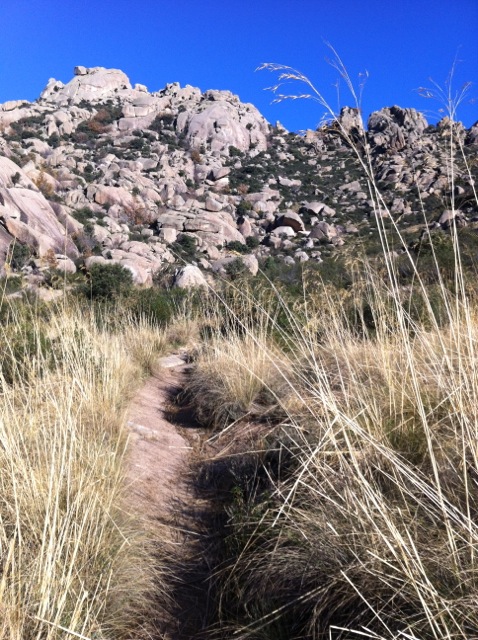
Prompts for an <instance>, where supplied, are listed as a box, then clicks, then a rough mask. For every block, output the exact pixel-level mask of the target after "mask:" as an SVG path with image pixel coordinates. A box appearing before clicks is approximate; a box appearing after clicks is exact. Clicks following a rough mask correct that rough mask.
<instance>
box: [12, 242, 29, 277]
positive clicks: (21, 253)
mask: <svg viewBox="0 0 478 640" xmlns="http://www.w3.org/2000/svg"><path fill="white" fill-rule="evenodd" d="M31 257H32V252H31V249H30V247H29V246H28V245H26V244H20V243H19V242H15V244H14V245H13V249H12V253H11V258H10V266H11V268H12V269H13V270H14V271H20V269H22V268H23V267H24V266H25V265H26V264H28V262H29V260H30V258H31Z"/></svg>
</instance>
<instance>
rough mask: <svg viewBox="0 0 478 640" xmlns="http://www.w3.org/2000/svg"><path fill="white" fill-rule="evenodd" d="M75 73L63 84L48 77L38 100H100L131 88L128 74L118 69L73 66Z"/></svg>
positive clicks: (71, 101)
mask: <svg viewBox="0 0 478 640" xmlns="http://www.w3.org/2000/svg"><path fill="white" fill-rule="evenodd" d="M74 73H75V74H76V75H75V76H74V77H73V78H72V79H71V80H70V82H68V83H67V84H63V83H61V82H58V81H57V80H54V79H50V80H49V82H48V84H47V86H46V87H45V89H44V90H43V92H42V94H41V95H40V101H42V102H53V103H54V104H57V105H63V104H72V103H73V104H78V103H79V102H81V101H82V100H85V101H87V102H102V101H104V100H107V99H108V98H113V97H115V94H116V93H117V92H118V91H120V90H124V89H132V87H131V83H130V81H129V78H128V76H127V75H126V74H125V73H123V71H120V70H119V69H105V68H104V67H92V68H90V69H88V68H86V67H75V71H74Z"/></svg>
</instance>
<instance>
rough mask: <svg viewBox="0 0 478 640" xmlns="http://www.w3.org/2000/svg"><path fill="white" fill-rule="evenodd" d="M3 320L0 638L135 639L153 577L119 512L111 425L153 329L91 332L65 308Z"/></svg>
mask: <svg viewBox="0 0 478 640" xmlns="http://www.w3.org/2000/svg"><path fill="white" fill-rule="evenodd" d="M3 312H4V324H3V326H2V329H1V332H2V349H1V362H0V365H1V367H0V370H1V371H2V372H3V373H2V374H1V378H0V385H1V404H0V496H1V498H0V638H2V639H3V638H4V639H5V640H7V639H8V640H15V639H18V640H20V639H21V640H28V639H33V638H35V639H40V638H41V639H49V640H53V639H56V638H69V637H71V638H115V639H116V638H129V637H132V636H134V637H140V636H141V634H142V633H143V632H142V628H143V626H145V625H144V620H145V608H146V609H147V606H148V603H149V602H150V596H151V592H152V591H153V586H152V585H153V582H154V581H155V579H156V577H155V575H154V573H155V570H154V566H153V563H152V561H151V556H150V555H149V553H148V551H147V545H146V544H145V540H144V539H143V536H142V533H141V531H140V530H139V529H138V527H137V525H136V524H135V523H134V522H133V520H132V518H131V517H130V516H128V514H127V512H125V509H124V506H125V503H124V499H123V493H124V480H123V471H122V464H123V459H124V454H125V446H126V438H125V434H124V432H123V430H122V425H123V424H124V412H125V409H126V406H127V402H128V399H129V398H130V397H131V395H132V393H133V392H134V390H135V388H136V386H137V384H138V382H139V381H140V380H141V377H142V375H143V371H144V366H145V365H147V364H149V362H150V359H151V352H150V351H149V350H148V351H147V352H146V353H145V349H144V347H143V346H142V343H144V342H145V341H149V342H152V344H153V345H155V346H156V347H157V345H158V342H159V343H160V342H161V340H160V338H159V337H158V332H157V331H156V332H154V331H153V330H152V329H151V328H150V327H147V326H139V327H138V326H137V327H136V328H135V333H134V334H133V329H132V327H129V328H128V327H123V329H122V330H121V331H120V330H117V331H116V332H111V331H108V330H106V329H100V328H98V322H97V319H95V317H94V314H93V313H92V312H88V311H87V310H85V309H81V308H79V307H78V306H76V305H75V304H74V303H71V301H70V303H69V305H68V306H65V307H62V308H58V309H55V310H52V309H50V310H48V311H44V312H43V315H42V313H40V312H39V310H36V311H35V310H32V308H31V307H28V306H24V305H17V306H16V307H12V308H11V309H10V310H9V311H8V312H6V311H5V309H4V308H3ZM153 333H155V335H154V336H153V335H152V334H153ZM153 338H154V340H153ZM144 633H146V631H144Z"/></svg>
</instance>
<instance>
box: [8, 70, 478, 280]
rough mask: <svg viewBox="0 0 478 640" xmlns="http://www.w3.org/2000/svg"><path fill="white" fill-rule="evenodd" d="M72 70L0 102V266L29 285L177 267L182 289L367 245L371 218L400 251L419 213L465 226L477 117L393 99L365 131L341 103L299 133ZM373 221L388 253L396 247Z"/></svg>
mask: <svg viewBox="0 0 478 640" xmlns="http://www.w3.org/2000/svg"><path fill="white" fill-rule="evenodd" d="M74 74H75V75H74V77H73V79H72V80H71V81H70V82H68V83H67V84H63V83H61V82H58V81H56V80H54V79H51V80H50V81H49V82H48V84H47V86H46V88H45V89H44V91H43V92H42V94H41V95H40V97H39V99H38V100H37V101H35V102H33V103H30V102H25V101H11V102H7V103H4V104H3V105H0V266H1V269H2V274H5V272H6V271H12V270H13V271H18V272H21V273H22V274H23V276H24V278H25V279H26V280H27V281H28V280H30V281H32V282H36V283H38V282H41V281H42V278H44V273H45V271H48V270H52V269H59V270H61V271H66V272H67V273H75V272H76V271H77V269H79V268H82V269H83V268H85V269H89V268H91V265H92V264H95V263H98V262H100V263H119V264H121V265H122V266H124V267H126V268H127V269H129V270H130V271H131V273H132V274H133V278H134V281H135V283H137V284H140V285H150V284H151V283H152V282H153V279H154V278H155V277H161V274H163V273H165V272H171V271H173V270H174V266H175V265H176V266H178V267H179V266H181V265H184V263H185V262H186V263H189V265H190V266H189V267H188V268H187V269H185V270H184V269H183V271H182V273H181V274H180V276H179V277H178V279H177V282H178V284H180V285H181V286H188V284H191V283H194V284H198V283H201V282H203V281H204V274H206V275H207V273H208V272H209V273H211V274H214V273H220V274H224V273H226V274H227V273H229V274H233V273H234V272H235V271H237V270H238V269H239V270H240V269H241V268H243V269H248V270H250V271H251V273H256V272H257V269H258V266H259V264H260V263H261V261H264V260H265V259H267V258H269V259H274V260H277V261H280V262H282V263H284V264H285V265H293V264H297V263H302V262H307V261H315V262H322V261H327V260H329V259H331V258H333V257H336V256H337V255H340V254H341V252H342V253H344V252H347V251H349V252H350V251H351V252H354V251H355V252H358V251H360V252H365V253H366V254H367V253H368V254H373V253H376V252H377V251H378V246H379V245H378V235H379V230H378V228H377V217H381V218H390V217H392V218H393V221H394V222H395V223H396V224H397V225H398V227H399V229H400V231H401V233H402V234H403V238H404V239H405V242H406V244H408V245H409V246H410V247H413V246H415V245H416V244H417V243H419V242H420V239H421V238H423V235H424V231H425V230H426V223H425V219H426V221H427V222H428V224H429V226H430V227H431V229H432V230H434V229H436V230H437V232H443V231H445V232H446V230H447V228H448V227H449V226H450V224H451V221H452V218H453V217H454V216H456V222H457V223H458V225H459V226H463V227H469V228H470V229H474V228H475V227H476V226H477V225H478V223H477V221H478V209H477V203H476V194H475V192H474V185H473V180H474V181H475V182H476V179H477V172H478V169H477V166H478V162H477V159H478V123H477V124H475V125H474V126H473V127H472V128H471V129H469V130H465V129H464V127H463V126H462V125H461V124H460V123H453V124H452V123H450V121H449V120H447V119H446V118H445V119H443V120H442V121H441V122H440V123H438V125H436V126H430V125H428V123H427V121H426V119H425V117H424V116H423V115H422V114H421V113H418V112H416V111H415V110H413V109H402V108H400V107H396V106H394V107H390V108H384V109H382V110H381V111H378V112H376V113H373V114H372V115H371V116H370V118H369V121H368V125H367V129H366V130H365V131H364V130H363V129H362V124H361V120H360V118H359V116H358V113H357V112H356V110H354V109H350V108H344V109H343V110H342V112H341V114H340V116H339V118H338V120H337V121H336V122H333V123H331V124H329V125H326V126H323V127H321V128H320V129H318V130H317V131H308V132H306V134H305V135H302V136H299V135H295V134H291V133H288V132H287V131H286V130H285V129H283V128H282V127H281V126H280V125H277V126H275V127H273V126H271V125H269V124H268V123H267V122H266V120H265V119H264V118H263V117H262V116H261V114H260V113H259V112H258V110H257V109H256V108H255V107H254V106H253V105H250V104H243V103H241V102H240V100H239V98H238V97H237V96H235V95H233V94H231V93H230V92H228V91H212V90H211V91H206V92H205V93H201V91H200V90H199V89H197V88H194V87H191V86H186V87H183V88H182V87H180V86H179V84H178V83H172V84H169V85H167V86H166V87H165V88H164V89H162V90H160V91H156V92H149V91H148V90H147V88H146V87H145V86H144V85H139V84H137V85H135V86H134V87H132V86H131V84H130V81H129V79H128V78H127V76H126V75H125V74H124V73H123V72H122V71H119V70H116V69H104V68H102V67H95V68H90V69H87V68H85V67H76V68H75V70H74ZM452 127H453V129H452ZM451 136H453V137H452V139H453V141H454V145H453V148H452V150H451V151H450V140H451ZM352 143H353V144H354V145H355V146H356V148H357V151H354V150H353V148H352ZM367 158H369V159H370V163H371V168H372V169H373V172H374V174H375V176H376V178H377V184H378V187H379V189H380V194H381V197H382V198H383V199H382V201H381V202H379V203H378V206H377V204H376V198H375V199H374V198H372V195H371V193H370V191H369V187H368V186H367V180H366V177H365V173H364V171H363V168H362V167H361V163H365V165H367ZM452 164H453V165H454V169H455V180H454V182H453V184H452V185H451V186H450V170H451V167H452ZM470 177H471V179H470ZM451 189H453V193H452V192H451ZM452 196H453V197H454V198H455V205H456V208H455V210H454V211H453V212H452V211H451V204H450V203H451V201H452ZM374 200H375V203H374ZM387 225H388V226H389V227H390V234H391V248H392V249H393V251H394V252H396V253H397V254H399V253H400V252H401V251H403V241H402V240H394V239H393V238H394V233H395V232H394V231H393V224H392V221H391V220H386V221H385V227H387ZM395 235H396V234H395ZM477 248H478V247H477Z"/></svg>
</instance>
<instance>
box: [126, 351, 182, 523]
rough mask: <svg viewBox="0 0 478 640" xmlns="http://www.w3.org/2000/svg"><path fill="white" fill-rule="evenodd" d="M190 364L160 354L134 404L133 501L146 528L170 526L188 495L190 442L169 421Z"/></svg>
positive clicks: (130, 465) (131, 427)
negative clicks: (179, 505)
mask: <svg viewBox="0 0 478 640" xmlns="http://www.w3.org/2000/svg"><path fill="white" fill-rule="evenodd" d="M186 369H187V364H186V362H185V360H184V358H183V357H181V356H180V355H172V356H168V357H166V358H161V359H160V360H159V362H158V366H157V367H156V369H155V371H154V373H153V374H152V375H151V376H150V377H149V378H148V379H147V380H146V382H145V383H144V385H143V386H142V387H141V389H140V390H139V391H138V393H137V394H136V396H135V397H134V399H133V401H132V402H131V404H130V408H129V412H128V423H127V426H128V429H129V431H130V432H131V435H130V442H129V456H128V470H127V478H128V486H129V492H128V493H129V496H130V503H131V505H132V506H133V508H134V511H135V513H137V514H138V515H139V516H140V517H142V518H144V520H145V525H146V527H147V528H148V529H150V528H151V527H153V528H154V527H156V526H157V524H158V522H159V523H163V524H167V525H171V524H173V520H174V518H175V513H174V512H175V509H174V504H175V503H177V502H178V501H180V500H183V499H185V498H186V492H187V483H186V479H185V475H186V474H187V469H188V458H189V455H190V452H191V446H190V444H189V443H188V442H187V441H186V439H185V438H184V437H183V436H182V435H181V434H180V433H179V431H178V427H177V425H175V424H173V423H172V422H171V421H170V419H169V414H170V413H171V407H172V399H173V397H174V395H175V394H176V393H177V391H178V389H180V388H181V387H182V384H183V380H184V376H185V372H186Z"/></svg>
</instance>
